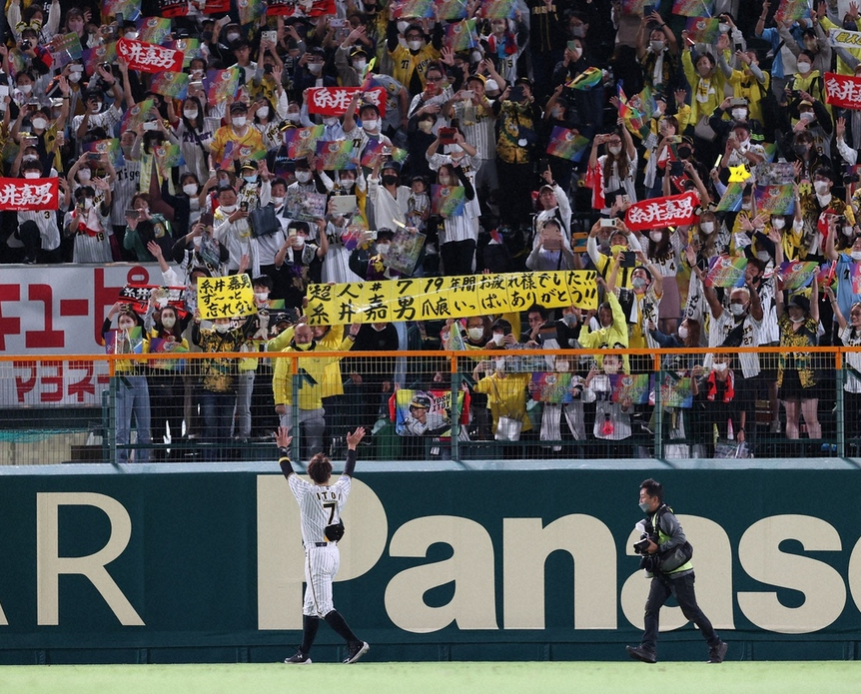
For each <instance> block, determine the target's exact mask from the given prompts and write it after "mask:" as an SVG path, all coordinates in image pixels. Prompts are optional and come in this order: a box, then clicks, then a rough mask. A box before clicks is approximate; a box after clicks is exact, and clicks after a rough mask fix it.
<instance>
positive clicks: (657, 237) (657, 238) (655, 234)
mask: <svg viewBox="0 0 861 694" xmlns="http://www.w3.org/2000/svg"><path fill="white" fill-rule="evenodd" d="M649 238H650V239H652V241H654V242H655V243H660V242H661V239H663V238H664V235H663V234H662V233H661V232H660V231H650V232H649Z"/></svg>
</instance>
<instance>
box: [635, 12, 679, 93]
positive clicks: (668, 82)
mask: <svg viewBox="0 0 861 694" xmlns="http://www.w3.org/2000/svg"><path fill="white" fill-rule="evenodd" d="M637 60H638V61H639V63H640V67H641V68H642V70H643V79H644V81H645V83H646V84H647V85H648V86H649V87H650V88H651V90H652V92H653V93H654V92H656V91H660V92H663V93H664V94H669V93H670V92H671V91H672V89H673V87H674V85H675V80H676V75H677V73H678V69H679V44H678V42H677V41H676V35H675V34H674V33H673V32H672V31H671V30H670V28H669V27H668V26H667V23H666V22H665V21H664V19H663V17H661V15H660V14H659V13H658V12H652V14H651V15H648V16H647V15H643V20H642V22H641V23H640V31H639V32H638V33H637Z"/></svg>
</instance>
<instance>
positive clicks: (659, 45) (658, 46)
mask: <svg viewBox="0 0 861 694" xmlns="http://www.w3.org/2000/svg"><path fill="white" fill-rule="evenodd" d="M649 46H650V47H651V49H652V53H660V52H661V51H663V50H664V42H663V41H650V42H649Z"/></svg>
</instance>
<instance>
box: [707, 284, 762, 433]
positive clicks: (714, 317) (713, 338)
mask: <svg viewBox="0 0 861 694" xmlns="http://www.w3.org/2000/svg"><path fill="white" fill-rule="evenodd" d="M694 272H695V273H696V274H697V277H698V278H699V279H700V282H702V283H703V291H704V294H705V299H706V302H707V304H708V307H709V314H710V319H711V323H710V326H709V333H708V334H709V347H711V348H713V349H719V348H720V347H758V346H759V345H760V333H761V332H762V327H763V318H764V312H763V310H762V301H761V300H760V298H759V294H758V292H757V291H756V289H755V288H753V287H752V283H751V280H750V278H747V277H746V281H747V283H748V286H745V287H737V288H735V289H733V290H732V291H731V292H730V295H729V310H727V309H726V308H725V307H724V306H723V305H722V304H721V302H720V301H719V300H718V298H717V295H716V294H715V290H714V289H713V288H712V287H710V286H706V285H705V282H704V277H705V275H704V273H703V271H702V270H700V269H699V268H698V267H694ZM712 359H713V357H712V355H711V354H709V355H707V356H706V358H705V362H704V366H705V368H707V369H709V368H711V365H712ZM737 359H738V362H739V363H740V365H741V377H740V378H739V379H737V384H736V388H735V390H736V392H737V393H738V402H739V404H740V408H741V419H740V423H741V430H740V431H739V430H736V432H735V433H736V436H737V437H738V440H739V442H743V441H744V440H745V439H744V428H745V427H746V426H747V425H748V424H751V425H753V424H754V420H753V409H754V403H755V401H756V398H757V394H758V391H759V375H760V363H759V355H758V354H757V353H756V352H740V353H739V354H738V357H737Z"/></svg>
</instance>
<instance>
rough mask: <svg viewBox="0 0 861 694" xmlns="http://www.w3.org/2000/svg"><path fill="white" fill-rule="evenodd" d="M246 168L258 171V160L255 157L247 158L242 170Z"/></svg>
mask: <svg viewBox="0 0 861 694" xmlns="http://www.w3.org/2000/svg"><path fill="white" fill-rule="evenodd" d="M245 169H249V170H251V171H257V162H256V161H254V160H253V159H246V160H245V162H243V164H242V168H241V169H240V171H244V170H245Z"/></svg>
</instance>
